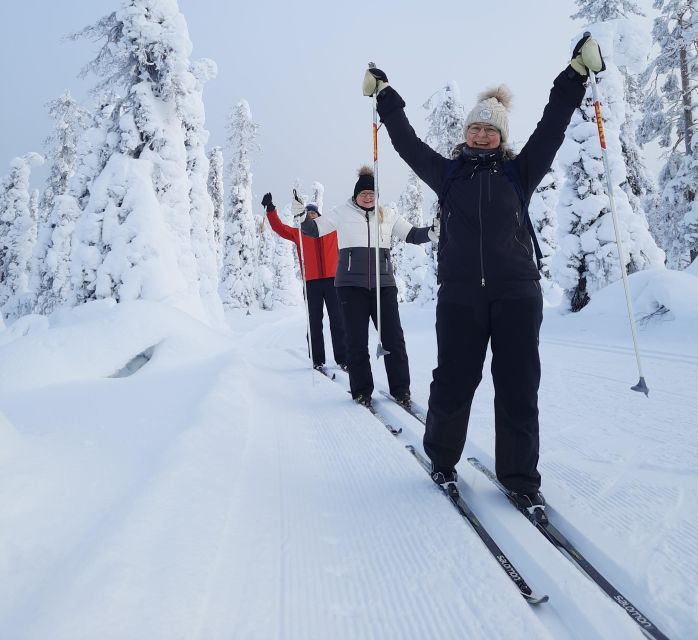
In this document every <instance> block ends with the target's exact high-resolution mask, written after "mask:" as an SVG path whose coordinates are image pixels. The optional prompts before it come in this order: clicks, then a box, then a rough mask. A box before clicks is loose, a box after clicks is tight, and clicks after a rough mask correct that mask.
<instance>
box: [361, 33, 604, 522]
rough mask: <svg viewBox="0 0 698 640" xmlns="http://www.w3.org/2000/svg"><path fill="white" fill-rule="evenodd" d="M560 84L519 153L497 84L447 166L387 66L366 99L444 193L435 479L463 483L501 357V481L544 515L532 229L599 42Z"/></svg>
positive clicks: (505, 97) (367, 87)
mask: <svg viewBox="0 0 698 640" xmlns="http://www.w3.org/2000/svg"><path fill="white" fill-rule="evenodd" d="M572 57H573V59H572V61H571V62H570V66H568V67H567V68H566V69H565V70H564V71H563V72H562V73H561V74H560V75H559V76H558V77H557V78H556V79H555V81H554V83H553V88H552V90H551V92H550V99H549V101H548V104H547V106H546V107H545V110H544V111H543V117H542V118H541V120H540V122H539V123H538V125H537V126H536V129H535V131H534V132H533V134H532V135H531V137H530V138H529V139H528V142H527V143H526V144H525V145H524V147H523V149H522V150H521V152H520V153H519V154H518V156H516V155H515V154H514V153H513V152H512V151H511V150H510V149H509V148H508V147H507V146H506V143H507V140H508V137H509V125H508V116H507V112H508V108H509V105H510V94H509V92H508V90H507V89H506V87H497V88H495V89H492V90H489V91H487V92H485V93H483V94H482V95H481V96H480V100H479V102H478V103H477V104H476V105H475V107H474V108H473V109H472V111H471V112H470V113H469V114H468V117H467V119H466V125H465V142H464V143H463V144H462V145H459V147H457V149H456V151H457V152H458V153H457V157H455V158H454V159H447V158H444V157H443V156H441V155H440V154H438V153H437V152H435V151H434V150H433V149H431V148H430V147H429V146H428V145H426V144H425V143H424V142H422V141H421V140H420V139H419V138H418V137H417V135H416V134H415V132H414V129H413V128H412V127H411V125H410V123H409V122H408V120H407V117H406V115H405V112H404V107H405V102H404V101H403V100H402V98H401V97H400V95H399V94H398V93H397V92H396V91H395V90H394V89H393V88H392V87H391V86H389V85H388V79H387V77H386V75H385V73H383V72H382V71H380V70H379V69H375V68H372V69H369V70H368V71H367V72H366V76H365V78H364V95H367V96H371V95H375V94H377V105H378V113H379V115H380V118H381V120H382V122H383V123H384V124H385V127H386V128H387V130H388V133H389V135H390V139H391V141H392V143H393V146H394V147H395V150H396V151H397V152H398V153H399V154H400V156H401V157H402V159H403V160H404V161H405V162H406V163H407V164H408V165H409V166H410V168H411V169H412V170H413V171H414V172H415V173H416V174H417V175H418V176H419V177H420V178H421V179H422V180H424V182H426V184H427V185H429V187H431V188H432V189H433V190H434V191H435V192H436V194H437V195H438V196H439V201H440V203H441V237H440V240H439V251H438V281H439V283H440V288H439V294H438V301H437V305H436V338H437V345H438V364H437V367H436V369H434V372H433V380H432V383H431V388H430V395H429V412H428V415H427V426H426V432H425V434H424V450H425V451H426V453H427V455H428V456H429V458H430V459H431V462H432V478H433V479H434V481H435V482H437V483H439V484H442V485H443V484H446V483H448V482H455V481H456V479H457V474H456V471H455V466H456V463H457V462H458V460H459V459H460V457H461V454H462V452H463V447H464V445H465V438H466V433H467V428H468V419H469V415H470V406H471V403H472V399H473V395H474V393H475V389H476V388H477V386H478V384H479V383H480V380H481V379H482V368H483V364H484V361H485V355H486V352H487V345H488V343H490V344H491V349H492V379H493V382H494V389H495V399H494V413H495V435H496V444H495V455H496V472H497V477H498V478H499V480H500V481H501V482H502V484H503V485H504V486H505V487H506V488H507V489H509V490H510V491H511V492H513V493H514V494H515V495H514V497H515V499H516V500H517V502H518V504H519V505H520V506H521V507H523V508H526V509H528V510H529V511H531V513H534V512H535V513H536V515H539V516H540V517H541V518H544V517H545V516H544V514H543V508H544V506H545V501H544V499H543V496H542V494H541V493H540V491H539V488H540V481H541V478H540V474H539V473H538V470H537V466H538V452H539V437H538V386H539V383H540V358H539V355H538V334H539V330H540V325H541V321H542V317H543V300H542V295H541V289H540V283H539V280H540V275H539V273H538V269H537V266H536V262H535V258H536V256H535V255H534V250H533V247H532V241H533V242H535V238H534V237H532V236H531V233H530V231H529V229H530V228H531V227H530V225H529V224H527V223H528V211H527V207H528V202H529V200H530V198H531V194H532V193H533V191H534V190H535V188H536V187H537V186H538V184H539V182H540V181H541V179H542V178H543V176H544V175H545V173H546V172H547V171H548V170H549V168H550V166H551V164H552V162H553V159H554V157H555V154H556V153H557V150H558V149H559V147H560V145H561V144H562V141H563V139H564V134H565V130H566V128H567V125H568V124H569V121H570V118H571V117H572V113H573V112H574V110H575V108H576V107H578V106H579V105H580V103H581V101H582V98H583V97H584V93H585V81H586V78H587V74H588V69H591V70H592V71H602V70H603V69H604V68H605V65H604V63H603V58H602V57H601V52H600V50H599V47H598V45H597V44H596V42H595V41H594V40H592V39H591V38H589V37H585V38H583V39H582V40H580V41H579V42H578V43H577V45H576V47H575V49H574V52H573V56H572Z"/></svg>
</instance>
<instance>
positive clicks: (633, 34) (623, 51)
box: [572, 0, 657, 241]
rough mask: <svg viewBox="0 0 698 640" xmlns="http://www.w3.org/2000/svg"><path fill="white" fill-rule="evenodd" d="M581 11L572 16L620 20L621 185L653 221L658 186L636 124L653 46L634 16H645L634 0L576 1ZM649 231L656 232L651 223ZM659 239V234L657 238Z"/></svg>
mask: <svg viewBox="0 0 698 640" xmlns="http://www.w3.org/2000/svg"><path fill="white" fill-rule="evenodd" d="M576 3H577V5H578V6H579V11H578V12H577V13H576V14H574V15H573V16H572V18H573V19H580V20H584V21H585V22H586V23H594V22H607V21H609V20H615V21H617V22H618V29H619V36H618V37H616V39H615V42H614V48H615V55H616V64H617V66H618V70H619V71H620V72H621V74H622V75H623V80H624V83H625V120H624V122H623V124H622V125H621V129H620V144H621V149H622V153H623V160H624V161H625V170H626V175H627V180H626V181H625V182H624V183H623V184H622V185H621V186H622V187H623V190H624V191H625V192H626V194H627V195H628V201H629V202H630V206H631V208H632V210H633V211H634V212H635V213H637V214H640V213H641V214H642V215H644V216H645V218H646V219H647V220H648V222H649V220H650V215H651V212H652V211H653V210H654V209H655V202H656V199H657V185H656V183H655V179H654V177H653V176H652V175H651V174H650V172H649V171H648V169H647V166H646V162H645V157H644V154H643V152H642V149H641V147H640V143H639V141H638V138H637V127H638V124H639V121H640V117H641V108H642V103H643V98H644V96H643V93H642V85H643V81H642V78H641V76H642V71H643V70H644V69H645V65H646V63H647V51H648V50H649V48H650V43H649V40H648V35H647V34H646V33H645V31H644V29H642V27H640V26H639V25H637V24H636V19H634V18H633V16H644V14H643V12H642V10H641V9H640V7H639V6H638V4H637V2H635V1H634V0H591V1H590V0H576ZM650 232H653V229H652V227H651V226H650ZM655 241H656V237H655Z"/></svg>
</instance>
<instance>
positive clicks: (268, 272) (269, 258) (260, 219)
mask: <svg viewBox="0 0 698 640" xmlns="http://www.w3.org/2000/svg"><path fill="white" fill-rule="evenodd" d="M254 219H255V225H256V227H257V230H258V238H259V247H258V254H257V273H256V287H257V300H258V301H259V306H260V307H261V308H262V309H273V308H274V253H275V251H276V243H277V241H280V242H287V241H286V240H283V239H282V238H279V236H277V235H276V234H275V233H274V231H273V230H272V228H271V226H270V225H269V223H268V222H267V217H266V215H264V216H254ZM288 244H290V243H288Z"/></svg>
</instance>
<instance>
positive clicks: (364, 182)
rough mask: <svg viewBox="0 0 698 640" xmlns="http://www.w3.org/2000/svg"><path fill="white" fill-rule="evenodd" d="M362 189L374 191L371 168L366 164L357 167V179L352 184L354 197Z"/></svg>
mask: <svg viewBox="0 0 698 640" xmlns="http://www.w3.org/2000/svg"><path fill="white" fill-rule="evenodd" d="M362 191H375V182H374V180H373V169H372V168H371V167H369V166H368V165H367V164H365V165H363V166H362V167H360V168H359V179H358V180H357V181H356V184H355V185H354V198H356V196H358V195H359V194H360V193H361V192H362Z"/></svg>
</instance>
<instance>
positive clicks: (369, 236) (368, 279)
mask: <svg viewBox="0 0 698 640" xmlns="http://www.w3.org/2000/svg"><path fill="white" fill-rule="evenodd" d="M366 234H367V237H368V269H366V273H367V276H366V277H367V283H368V289H369V291H370V290H371V223H370V222H369V221H368V211H367V212H366Z"/></svg>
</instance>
